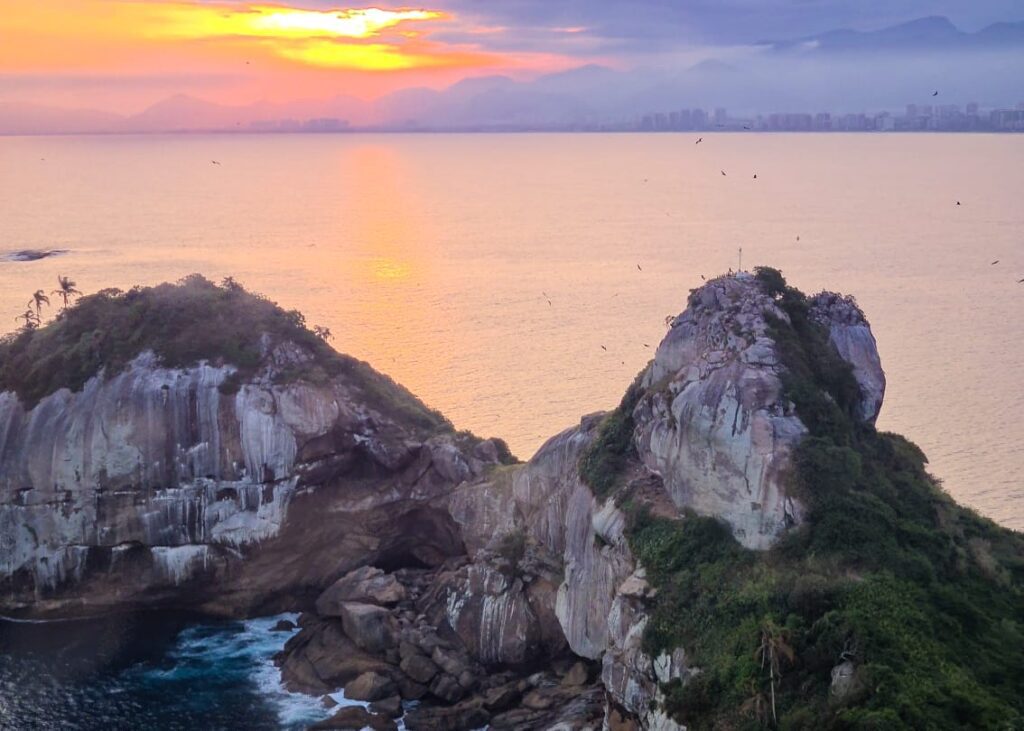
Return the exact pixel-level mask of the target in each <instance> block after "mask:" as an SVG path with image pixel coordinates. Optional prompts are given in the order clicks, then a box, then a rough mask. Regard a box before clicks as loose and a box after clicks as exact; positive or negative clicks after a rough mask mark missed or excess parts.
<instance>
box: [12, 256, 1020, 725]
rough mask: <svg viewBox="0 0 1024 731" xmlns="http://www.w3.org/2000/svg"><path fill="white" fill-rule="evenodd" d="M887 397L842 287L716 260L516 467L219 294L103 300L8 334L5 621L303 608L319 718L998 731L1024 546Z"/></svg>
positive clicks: (290, 659)
mask: <svg viewBox="0 0 1024 731" xmlns="http://www.w3.org/2000/svg"><path fill="white" fill-rule="evenodd" d="M321 334H323V333H321ZM884 390H885V376H884V373H883V371H882V368H881V364H880V360H879V357H878V353H877V350H876V348H875V342H874V338H873V337H872V335H871V331H870V327H869V326H868V323H867V321H866V320H865V318H864V315H863V313H862V312H861V311H860V309H859V308H858V307H857V305H856V303H855V302H854V301H853V300H852V298H848V297H842V296H840V295H837V294H833V293H822V294H819V295H816V296H814V297H808V296H805V295H803V294H802V293H800V292H798V291H796V290H795V289H793V288H791V287H789V286H787V284H786V283H785V280H784V279H783V278H782V276H781V275H780V274H779V273H778V272H776V271H775V270H771V269H761V270H758V273H757V275H756V276H755V275H753V274H748V273H740V274H736V275H729V276H726V277H720V278H718V279H715V280H712V281H709V282H708V283H706V284H705V285H704V286H702V287H700V288H699V289H696V290H693V291H692V292H691V293H690V296H689V301H688V306H687V308H686V310H685V311H684V312H683V313H682V314H681V315H680V316H679V317H677V318H675V320H674V321H672V323H671V326H670V328H669V331H668V333H667V335H666V337H665V338H664V340H663V341H662V343H661V345H660V346H659V348H658V350H657V352H656V355H655V357H654V359H653V360H652V361H651V363H650V364H649V365H648V366H647V367H646V368H645V369H644V370H643V371H642V372H641V373H640V374H639V376H638V377H637V379H636V381H635V382H634V383H633V385H632V386H631V387H630V388H629V389H628V390H627V392H626V395H625V396H624V398H623V401H622V403H621V405H620V406H619V407H618V408H617V409H616V410H614V411H613V412H610V413H608V414H595V415H591V416H587V417H584V418H583V420H582V421H581V422H580V424H579V425H578V426H577V427H574V428H572V429H569V430H567V431H565V432H563V433H562V434H559V435H557V436H555V437H553V438H552V439H551V440H549V441H548V442H547V444H545V445H544V446H543V447H542V448H541V449H540V451H539V452H538V453H537V454H536V455H535V456H534V457H533V458H532V459H531V460H530V461H529V462H527V463H516V462H515V461H514V460H513V459H512V458H511V456H510V455H509V454H508V450H507V448H505V447H504V444H503V443H501V442H500V440H480V439H478V438H476V437H473V436H472V435H468V434H464V433H456V432H454V431H453V430H452V428H451V426H450V425H449V424H448V423H447V422H446V421H445V420H444V419H443V418H442V417H440V416H439V415H437V414H435V413H433V412H431V411H430V410H428V409H427V408H426V407H424V406H423V405H422V404H421V403H419V402H418V401H417V400H416V399H415V398H414V397H412V396H411V395H410V394H408V392H406V391H404V390H403V389H401V388H400V387H399V386H397V385H396V384H394V383H391V382H389V381H388V380H387V379H386V378H384V377H382V376H380V375H379V374H376V373H375V372H373V371H372V370H371V369H370V368H369V367H368V366H366V365H365V364H362V363H359V362H357V361H354V360H352V359H349V358H346V357H344V356H340V355H338V354H337V353H335V352H334V351H333V350H331V349H330V348H329V347H327V346H326V345H325V344H324V342H323V341H322V340H321V339H320V338H318V337H316V336H315V335H314V333H312V332H311V331H309V330H307V329H306V328H305V326H304V323H303V322H302V320H301V316H299V315H297V314H296V313H285V312H283V311H281V310H280V309H278V308H276V307H275V306H274V305H273V304H272V303H269V302H267V301H265V300H262V299H260V298H258V297H255V296H253V295H251V294H249V293H247V292H245V291H244V290H242V289H241V288H240V287H238V286H237V285H234V284H233V283H231V282H227V283H225V285H223V286H220V287H217V286H214V285H212V284H210V283H209V282H206V281H205V280H202V279H199V278H191V279H189V280H186V281H184V282H183V283H181V284H179V285H176V286H172V285H164V286H162V287H158V288H153V289H141V290H133V291H132V292H128V293H118V292H104V293H100V294H98V295H93V296H92V297H89V298H84V299H83V300H82V302H81V303H80V304H79V305H77V306H76V307H73V308H71V309H69V310H68V311H67V312H65V313H64V314H63V315H62V316H61V317H60V318H58V320H57V321H56V322H55V323H53V324H51V325H48V326H47V327H45V328H42V329H38V330H34V331H26V332H23V333H21V334H19V335H16V336H13V337H10V338H8V339H7V340H6V341H5V342H3V343H2V344H0V392H2V395H0V528H2V531H0V611H2V612H3V613H5V614H17V615H19V616H26V617H44V616H80V615H83V614H89V613H92V612H97V611H109V610H130V609H138V608H146V607H161V608H181V609H194V610H198V611H202V612H206V613H213V614H227V615H245V614H255V613H265V612H270V611H276V610H281V609H296V610H303V611H304V614H303V615H302V618H301V620H300V626H301V631H300V632H299V633H298V634H297V635H296V636H295V637H293V638H292V639H291V640H290V641H289V643H288V645H287V646H286V648H285V650H284V652H283V653H282V654H281V656H280V657H279V658H278V662H279V664H280V666H281V669H282V673H283V676H284V679H285V681H286V683H287V684H288V685H289V686H290V687H292V688H293V689H295V690H299V691H302V692H307V693H316V694H324V693H328V692H331V691H334V690H336V689H339V688H344V689H345V693H346V695H347V696H348V697H350V698H356V699H361V700H365V701H368V702H369V708H368V709H350V708H346V709H343V710H342V711H340V712H339V714H338V715H337V716H336V717H335V718H333V719H331V720H330V721H328V722H326V723H325V724H324V726H325V727H329V728H350V727H352V728H362V727H365V726H371V727H373V728H391V727H393V726H394V722H393V721H392V720H391V719H392V718H395V717H397V716H399V715H401V714H402V713H403V712H404V714H405V715H404V722H405V724H406V727H407V728H410V729H470V728H479V727H481V726H484V725H490V727H491V728H494V729H503V728H507V729H529V728H538V729H539V728H564V729H583V728H601V727H606V728H610V729H635V728H649V729H680V728H761V727H780V728H794V729H819V728H1014V727H1016V726H1017V725H1019V724H1020V723H1021V722H1022V721H1021V713H1022V705H1024V702H1022V701H1021V698H1024V677H1022V674H1021V673H1020V672H1019V670H1020V668H1021V667H1024V641H1022V640H1024V636H1022V627H1024V592H1022V579H1024V541H1022V539H1021V537H1020V536H1019V535H1017V534H1014V533H1012V532H1010V531H1007V530H1004V529H1001V528H998V527H997V526H995V525H994V524H992V523H991V522H990V521H987V520H985V519H982V518H980V517H978V516H976V515H975V514H973V513H971V512H970V511H967V510H965V509H963V508H960V507H959V506H957V505H955V504H954V503H953V502H952V501H951V500H950V499H949V498H948V497H947V496H945V495H944V493H942V491H941V490H940V489H939V487H938V486H937V485H936V484H935V482H934V481H933V480H932V479H931V478H930V477H929V476H928V475H927V473H926V472H925V469H924V464H925V461H924V457H923V455H922V454H921V453H920V451H919V450H917V448H916V447H914V446H913V445H912V444H911V443H909V442H907V441H906V440H904V439H902V438H900V437H897V436H895V435H890V434H884V433H880V432H877V431H876V430H875V428H874V420H875V418H876V417H877V415H878V412H879V409H880V407H881V404H882V398H883V396H884ZM411 700H417V701H420V702H419V703H418V704H417V705H416V706H415V707H414V708H411V709H410V708H409V707H408V706H407V704H404V703H403V702H407V701H411Z"/></svg>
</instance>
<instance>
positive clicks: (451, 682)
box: [430, 673, 466, 703]
mask: <svg viewBox="0 0 1024 731" xmlns="http://www.w3.org/2000/svg"><path fill="white" fill-rule="evenodd" d="M430 692H431V693H433V694H434V695H435V696H437V697H438V698H440V699H441V700H443V701H448V702H449V703H455V702H456V701H457V700H459V699H460V698H463V697H464V696H465V695H466V689H465V688H463V687H462V686H461V685H459V681H458V679H456V678H455V677H454V676H452V675H449V674H448V673H439V674H438V675H436V676H435V677H434V679H433V680H432V681H431V682H430Z"/></svg>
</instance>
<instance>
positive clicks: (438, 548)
mask: <svg viewBox="0 0 1024 731" xmlns="http://www.w3.org/2000/svg"><path fill="white" fill-rule="evenodd" d="M389 533H390V539H389V540H386V541H384V542H383V543H382V544H381V546H380V547H379V548H378V550H377V555H376V557H375V558H374V560H373V561H371V564H372V565H373V566H376V567H377V568H379V569H382V570H383V571H387V572H392V571H397V570H398V569H404V568H410V569H430V568H436V567H438V566H440V565H441V564H443V563H444V562H445V560H447V559H449V558H452V557H453V556H462V555H464V554H465V552H466V548H465V546H464V545H463V543H462V537H461V535H460V533H459V529H458V526H457V525H456V524H455V521H453V520H452V518H451V516H450V515H448V514H447V513H445V512H441V511H439V510H436V509H433V508H425V507H419V508H415V509H413V510H411V511H409V512H408V513H405V514H404V515H402V516H401V517H400V518H398V519H397V520H396V521H395V523H394V525H393V528H392V530H391V531H389Z"/></svg>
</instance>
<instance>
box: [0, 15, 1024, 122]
mask: <svg viewBox="0 0 1024 731" xmlns="http://www.w3.org/2000/svg"><path fill="white" fill-rule="evenodd" d="M981 51H984V52H983V53H982V52H981ZM718 56H719V57H717V58H716V57H712V58H707V59H705V60H703V61H701V62H700V63H697V64H695V65H693V66H690V67H689V68H683V69H680V68H645V69H636V70H633V71H617V70H613V69H609V68H606V67H603V66H596V65H588V66H583V67H580V68H576V69H573V70H570V71H565V72H560V73H555V74H549V75H546V76H541V77H540V78H537V79H534V80H531V81H526V82H521V81H516V80H513V79H510V78H508V77H504V76H489V77H482V78H471V79H466V80H463V81H461V82H459V83H457V84H454V85H453V86H451V87H448V88H447V89H444V90H435V89H426V88H410V89H404V90H401V91H398V92H394V93H391V94H388V95H386V96H384V97H381V98H380V99H377V100H374V101H364V100H361V99H358V98H355V97H351V96H347V95H339V96H336V97H333V98H330V99H324V100H306V101H296V102H289V103H284V104H271V103H268V102H258V103H255V104H249V105H245V106H227V105H222V104H218V103H215V102H211V101H206V100H203V99H199V98H196V97H194V96H189V95H186V94H179V95H176V96H172V97H170V98H168V99H165V100H163V101H161V102H159V103H157V104H155V105H153V106H152V107H150V108H148V109H146V110H145V111H143V112H141V113H139V114H135V115H130V116H122V115H116V114H110V113H106V112H101V111H93V110H68V109H55V108H48V107H41V106H33V105H24V104H13V103H3V102H0V134H54V133H117V132H173V131H248V130H274V129H283V130H292V129H302V128H303V126H302V124H303V123H304V122H307V121H308V120H322V121H323V124H317V125H314V127H315V128H317V129H335V128H337V127H339V126H341V125H342V122H345V123H349V124H351V125H352V126H353V127H357V128H358V127H366V126H382V127H388V128H394V129H465V128H474V129H515V128H537V129H542V128H550V127H559V128H564V127H572V126H583V125H594V124H606V123H612V124H614V123H618V122H623V121H628V120H631V119H635V118H637V116H638V115H641V114H644V113H647V112H651V111H664V110H668V109H673V108H680V107H697V106H703V107H704V108H712V107H716V106H725V107H728V108H729V109H730V110H733V111H738V112H740V113H750V112H752V111H761V112H767V111H779V110H815V109H817V110H829V111H863V110H870V109H886V108H888V109H892V108H896V107H899V106H902V105H903V104H904V103H906V102H908V101H915V100H917V99H919V98H921V97H922V96H923V95H924V94H925V90H926V89H927V90H929V91H928V92H927V93H928V94H929V95H930V90H931V89H933V88H937V86H939V85H940V84H941V86H942V88H943V97H942V98H943V101H944V102H946V103H950V102H958V103H965V102H967V101H978V102H981V103H982V104H983V105H989V106H996V105H1008V104H1014V103H1017V102H1019V101H1021V100H1022V97H1024V88H1022V86H1021V84H1020V79H1022V78H1024V22H1022V23H997V24H995V25H991V26H988V27H987V28H984V29H982V30H980V31H978V32H976V33H967V32H964V31H961V30H959V29H958V28H957V27H956V26H954V25H953V24H952V23H951V22H950V21H949V20H948V19H946V18H941V17H929V18H921V19H919V20H914V21H911V22H909V23H903V24H900V25H896V26H892V27H889V28H883V29H881V30H878V31H870V32H862V31H853V30H847V29H843V30H834V31H829V32H826V33H821V34H818V35H815V36H808V37H804V38H799V39H795V40H787V41H777V42H776V41H766V42H764V43H762V44H758V45H757V46H755V47H751V48H746V49H723V50H722V51H721V52H720V53H719V54H718ZM812 59H813V61H812ZM921 101H927V99H924V98H921ZM332 120H336V121H332Z"/></svg>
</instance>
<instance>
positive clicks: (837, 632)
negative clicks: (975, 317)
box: [580, 270, 1024, 729]
mask: <svg viewBox="0 0 1024 731" xmlns="http://www.w3.org/2000/svg"><path fill="white" fill-rule="evenodd" d="M761 279H762V282H763V283H764V284H765V286H766V287H767V288H768V290H769V291H770V292H772V293H773V294H774V295H775V297H776V299H777V300H778V301H779V304H780V305H781V306H782V308H783V309H784V310H785V311H786V312H787V314H788V315H789V316H790V319H791V322H792V324H788V323H785V322H783V321H777V322H774V323H772V324H771V327H772V330H773V335H774V337H775V339H776V341H777V342H778V343H779V346H780V353H781V355H782V358H783V361H784V363H785V364H786V366H787V369H788V375H787V376H786V378H785V379H784V387H785V390H786V394H787V396H788V397H789V398H790V399H792V400H793V402H794V403H795V404H796V407H797V412H798V414H799V415H800V417H801V419H802V420H803V421H804V422H805V424H806V425H807V426H808V428H809V430H810V436H809V437H808V438H807V439H805V440H804V442H803V443H802V445H801V447H800V448H799V450H798V453H797V456H796V460H795V462H796V469H795V471H794V474H793V476H792V480H793V484H792V485H791V489H792V490H793V491H795V492H796V493H797V494H798V495H799V496H800V497H801V499H802V500H803V501H804V503H805V505H807V507H808V510H809V514H808V520H807V523H806V525H805V526H803V527H802V528H801V529H799V530H797V531H794V532H793V533H792V534H790V536H789V537H788V538H787V539H786V540H785V541H784V542H783V543H782V544H781V545H779V546H777V547H776V548H775V549H773V550H771V551H768V552H765V553H757V552H753V551H748V550H745V549H743V548H742V547H741V546H739V544H737V543H736V541H735V540H733V538H732V536H731V534H730V533H729V531H728V529H727V528H726V527H725V526H724V525H722V524H720V523H718V522H717V521H715V520H713V519H710V518H702V517H698V516H695V515H692V514H690V515H686V516H684V517H683V518H682V519H680V520H667V519H664V518H653V517H651V516H650V515H649V514H648V513H647V512H646V511H645V510H644V509H643V508H642V507H640V506H637V505H634V504H633V503H632V502H631V500H630V497H629V495H628V492H622V493H620V494H619V496H618V499H619V501H620V503H621V504H622V505H623V506H624V508H625V509H626V510H627V512H628V514H629V515H630V526H629V530H628V535H629V540H630V543H631V546H632V548H633V551H634V553H635V554H636V555H637V557H638V558H639V559H640V560H641V561H642V562H643V564H644V565H645V566H646V567H647V568H648V571H649V576H650V578H651V580H652V582H653V583H654V585H655V586H656V587H657V588H658V595H657V598H656V599H655V600H654V604H653V607H652V620H651V622H650V623H649V625H648V628H647V632H646V634H645V638H644V641H645V645H646V648H647V650H648V651H649V652H651V653H657V652H659V651H661V650H662V649H667V648H673V647H676V646H683V647H685V648H686V649H687V651H688V653H689V655H690V659H691V662H692V664H693V665H695V666H698V667H700V668H701V669H702V672H701V673H700V674H699V675H697V676H696V677H695V678H694V679H692V680H690V681H689V682H688V683H686V684H681V683H679V682H678V681H675V682H674V683H673V684H670V685H669V686H668V687H667V688H666V691H667V705H668V710H669V711H670V712H671V713H672V714H673V715H674V716H675V717H676V718H677V719H678V720H680V721H682V722H685V723H686V724H687V725H688V726H689V727H690V728H691V729H744V728H751V729H754V728H764V727H768V728H773V727H778V728H785V729H832V728H835V729H950V728H986V729H989V728H992V729H998V728H1024V721H1022V718H1024V537H1022V536H1021V535H1020V534H1017V533H1013V532H1012V531H1009V530H1006V529H1003V528H1000V527H999V526H997V525H995V524H994V523H992V521H989V520H987V519H984V518H982V517H979V516H978V515H976V514H975V513H974V512H972V511H970V510H968V509H966V508H962V507H960V506H958V505H956V504H955V503H954V502H953V501H952V500H951V499H950V498H949V497H948V496H947V495H945V494H944V493H943V492H942V491H941V490H940V489H939V487H938V486H937V485H936V483H935V481H934V480H933V479H932V478H931V477H929V475H928V474H927V473H926V471H925V467H924V465H925V458H924V455H923V454H922V453H921V451H920V450H919V449H918V448H917V447H915V446H914V445H913V444H911V443H910V442H908V441H907V440H905V439H903V438H902V437H899V436H896V435H893V434H886V433H880V432H877V431H876V430H875V429H874V428H873V427H871V426H866V425H862V424H858V423H856V421H855V420H854V419H853V418H852V416H851V415H852V413H853V405H854V403H855V400H856V398H857V394H858V391H857V385H856V381H855V380H854V379H853V377H852V374H851V373H850V370H849V367H848V366H847V365H846V364H845V363H843V362H842V361H841V360H840V359H839V358H838V356H837V354H836V353H835V351H834V349H833V348H832V347H831V345H830V344H829V342H828V338H827V334H826V333H825V332H824V330H823V329H821V328H820V327H819V326H816V325H814V324H813V323H811V322H810V321H809V320H808V318H807V300H806V298H805V297H804V295H803V294H801V293H800V292H798V291H796V290H794V289H792V288H789V287H787V286H786V284H785V281H784V280H783V279H782V277H781V275H779V274H778V272H775V271H774V270H765V271H763V272H762V273H761ZM633 390H634V389H632V388H631V390H630V393H628V394H627V398H626V399H624V401H623V405H622V406H620V408H619V409H618V410H617V411H616V412H613V413H612V414H611V415H610V416H609V417H608V418H607V420H606V422H605V425H604V428H603V429H602V432H601V434H600V435H599V437H598V439H597V440H596V441H595V446H594V447H593V449H592V450H591V451H590V452H588V453H587V454H586V455H584V458H583V459H582V460H581V465H580V467H581V470H580V471H581V475H582V476H583V477H584V479H586V480H587V481H588V482H589V483H590V484H592V485H594V486H595V488H597V489H598V491H599V492H600V493H602V494H609V493H610V492H612V491H613V489H614V488H615V486H616V485H619V486H621V485H620V483H621V479H620V478H619V475H621V473H622V472H623V471H624V465H626V464H627V463H628V459H629V457H630V450H631V446H630V445H629V444H628V443H627V442H624V441H623V434H624V433H628V432H631V422H632V418H631V416H630V415H629V413H628V411H631V410H632V407H633V405H635V403H636V402H637V396H636V394H634V393H632V391H633ZM627 427H628V428H627ZM627 438H628V437H627ZM623 455H625V456H623ZM601 468H610V469H606V471H605V472H604V473H603V474H597V472H599V470H600V469H601ZM768 646H770V647H771V648H772V650H773V654H774V656H775V658H777V671H778V676H777V677H776V680H775V681H774V682H773V681H772V679H771V674H772V673H771V667H770V666H771V661H770V655H769V659H765V658H764V657H763V656H764V655H765V654H767V653H765V652H763V651H762V650H761V649H759V648H765V647H768ZM843 659H850V660H852V661H853V662H854V663H855V665H856V668H857V670H856V674H855V676H854V682H853V686H854V689H853V691H852V692H851V693H850V694H849V695H848V696H847V697H846V698H845V699H844V700H842V701H840V700H838V699H837V698H835V697H834V696H831V695H830V693H829V683H830V679H831V670H832V668H833V666H835V665H837V664H838V663H839V662H840V661H841V660H843ZM773 695H774V704H775V710H774V712H773V710H772V696H773Z"/></svg>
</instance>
